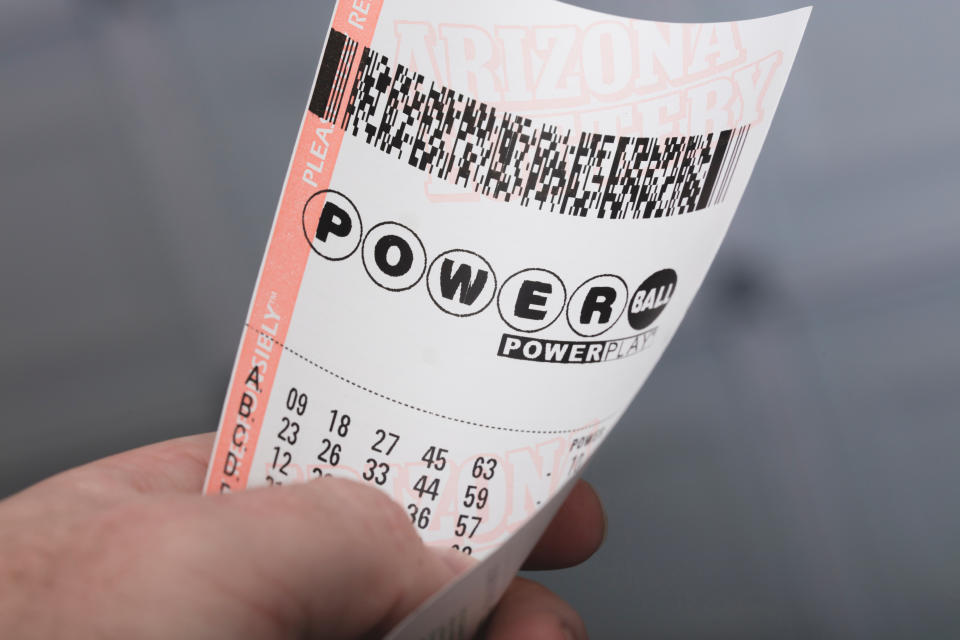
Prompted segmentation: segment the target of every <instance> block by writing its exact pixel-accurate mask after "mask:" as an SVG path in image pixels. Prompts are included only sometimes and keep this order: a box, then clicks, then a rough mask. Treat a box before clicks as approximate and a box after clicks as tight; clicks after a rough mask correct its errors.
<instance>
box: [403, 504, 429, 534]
mask: <svg viewBox="0 0 960 640" xmlns="http://www.w3.org/2000/svg"><path fill="white" fill-rule="evenodd" d="M407 511H408V512H410V521H411V522H412V523H413V526H415V527H417V528H418V529H426V528H427V527H429V526H430V507H424V508H423V509H421V508H420V507H418V506H417V505H415V504H408V505H407Z"/></svg>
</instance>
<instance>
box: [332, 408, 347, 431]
mask: <svg viewBox="0 0 960 640" xmlns="http://www.w3.org/2000/svg"><path fill="white" fill-rule="evenodd" d="M338 417H339V418H340V422H339V423H338V422H337V418H338ZM334 430H336V432H337V435H338V436H340V437H341V438H346V437H347V434H348V433H350V416H348V415H347V414H345V413H344V414H342V415H341V414H340V412H339V411H337V410H336V409H333V410H331V411H330V433H333V432H334Z"/></svg>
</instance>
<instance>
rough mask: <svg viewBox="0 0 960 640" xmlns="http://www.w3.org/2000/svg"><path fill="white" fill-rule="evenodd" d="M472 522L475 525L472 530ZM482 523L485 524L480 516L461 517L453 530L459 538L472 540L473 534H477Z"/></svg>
mask: <svg viewBox="0 0 960 640" xmlns="http://www.w3.org/2000/svg"><path fill="white" fill-rule="evenodd" d="M471 522H472V524H473V527H472V528H471V527H470V524H471ZM481 522H483V518H481V517H480V516H467V515H463V516H460V517H459V518H457V526H456V528H455V529H454V530H453V533H454V535H456V536H457V537H458V538H462V537H463V536H467V537H468V538H472V537H473V534H475V533H476V532H477V528H478V527H479V526H480V523H481ZM468 530H469V533H468V532H467V531H468Z"/></svg>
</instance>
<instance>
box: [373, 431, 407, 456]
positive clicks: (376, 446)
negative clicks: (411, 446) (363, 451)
mask: <svg viewBox="0 0 960 640" xmlns="http://www.w3.org/2000/svg"><path fill="white" fill-rule="evenodd" d="M388 436H389V437H390V444H389V446H388V447H387V450H386V451H384V450H383V449H381V448H380V447H381V446H382V445H383V443H384V441H385V440H386V439H387V437H388ZM398 442H400V436H398V435H397V434H395V433H388V432H386V431H384V430H383V429H377V441H376V442H374V443H373V446H372V447H370V448H371V449H373V450H374V451H376V452H377V453H386V454H387V455H390V454H391V453H393V448H394V447H395V446H397V443H398Z"/></svg>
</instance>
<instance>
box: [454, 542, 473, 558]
mask: <svg viewBox="0 0 960 640" xmlns="http://www.w3.org/2000/svg"><path fill="white" fill-rule="evenodd" d="M453 548H454V549H456V550H457V551H462V552H463V553H465V554H467V555H468V556H472V555H473V547H470V546H467V545H463V546H462V547H461V546H460V545H458V544H455V545H453Z"/></svg>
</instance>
